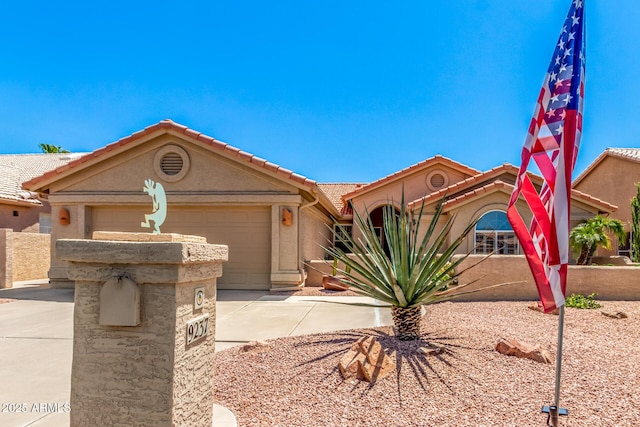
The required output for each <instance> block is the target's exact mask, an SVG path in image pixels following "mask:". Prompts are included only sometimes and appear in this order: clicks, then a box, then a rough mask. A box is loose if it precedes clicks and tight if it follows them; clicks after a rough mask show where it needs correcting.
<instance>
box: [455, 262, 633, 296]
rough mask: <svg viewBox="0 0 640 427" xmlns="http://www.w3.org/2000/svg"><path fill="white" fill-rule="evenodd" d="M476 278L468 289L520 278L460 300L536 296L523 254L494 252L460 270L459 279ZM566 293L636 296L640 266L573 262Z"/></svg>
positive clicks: (466, 263) (570, 267)
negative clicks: (509, 283)
mask: <svg viewBox="0 0 640 427" xmlns="http://www.w3.org/2000/svg"><path fill="white" fill-rule="evenodd" d="M481 258H482V256H481V255H472V256H470V257H469V258H467V259H466V260H465V261H464V262H463V263H462V264H461V265H460V267H459V268H458V271H462V270H464V269H465V268H466V267H468V266H470V265H472V264H473V263H476V262H478V261H479V260H480V259H481ZM474 280H477V282H476V283H474V284H473V285H471V286H469V287H468V289H478V288H482V287H485V286H489V285H494V284H498V283H506V282H522V283H517V284H512V285H506V286H502V287H498V288H493V289H488V290H484V291H480V292H477V293H473V294H470V295H467V296H464V297H461V298H460V300H461V301H492V300H505V301H510V300H514V301H517V300H537V299H538V293H537V290H536V286H535V283H534V282H533V278H532V277H531V271H530V270H529V265H528V264H527V261H526V259H525V257H524V256H523V255H522V256H513V255H494V256H492V257H490V258H488V259H486V260H485V261H483V262H482V263H480V264H479V265H477V266H476V267H474V268H472V269H470V270H469V271H467V272H465V273H462V274H461V275H460V278H459V283H460V284H464V283H469V282H471V281H474ZM567 282H568V283H567V295H571V294H572V293H575V294H582V295H589V294H591V293H593V292H596V293H597V294H598V296H597V298H598V299H602V300H640V266H635V267H634V266H628V267H620V266H577V265H570V266H569V272H568V275H567Z"/></svg>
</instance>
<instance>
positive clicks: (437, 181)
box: [429, 173, 444, 188]
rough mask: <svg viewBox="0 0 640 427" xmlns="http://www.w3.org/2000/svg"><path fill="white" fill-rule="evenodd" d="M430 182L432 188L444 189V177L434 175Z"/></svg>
mask: <svg viewBox="0 0 640 427" xmlns="http://www.w3.org/2000/svg"><path fill="white" fill-rule="evenodd" d="M429 182H430V183H431V186H432V187H434V188H442V186H443V185H444V176H442V175H441V174H439V173H437V174H435V175H433V176H432V177H431V179H429Z"/></svg>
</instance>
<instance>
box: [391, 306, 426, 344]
mask: <svg viewBox="0 0 640 427" xmlns="http://www.w3.org/2000/svg"><path fill="white" fill-rule="evenodd" d="M391 317H392V318H393V325H394V326H395V328H396V335H397V337H398V339H399V340H401V341H410V340H417V339H420V326H421V324H422V313H421V307H420V306H417V307H410V308H404V307H395V306H394V307H391Z"/></svg>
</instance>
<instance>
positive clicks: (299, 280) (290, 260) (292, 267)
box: [271, 205, 304, 290]
mask: <svg viewBox="0 0 640 427" xmlns="http://www.w3.org/2000/svg"><path fill="white" fill-rule="evenodd" d="M271 218H272V220H271V230H272V235H271V289H272V290H283V289H293V288H297V287H299V286H302V284H303V283H304V276H303V273H302V271H300V268H299V258H300V257H299V245H298V233H299V230H300V215H299V207H298V206H297V205H295V206H291V205H274V206H272V207H271Z"/></svg>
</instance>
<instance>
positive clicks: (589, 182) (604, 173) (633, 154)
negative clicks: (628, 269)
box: [572, 148, 640, 256]
mask: <svg viewBox="0 0 640 427" xmlns="http://www.w3.org/2000/svg"><path fill="white" fill-rule="evenodd" d="M636 183H640V148H607V149H606V150H605V151H604V152H603V153H602V154H600V155H599V156H598V157H597V158H596V159H595V160H594V161H593V162H592V163H591V164H590V165H589V166H588V167H587V168H586V169H585V170H584V171H583V172H582V173H581V174H580V175H579V176H578V177H577V178H576V179H575V180H574V181H573V184H572V187H573V188H574V189H576V190H580V191H582V192H585V193H589V194H591V195H593V196H595V197H599V198H604V199H606V200H608V201H610V202H611V203H613V204H615V205H617V206H618V210H617V211H616V213H615V215H613V217H615V218H616V219H619V220H620V221H622V222H623V223H624V224H625V229H626V230H627V233H628V237H629V238H628V239H627V244H626V245H623V246H618V245H617V244H616V245H614V247H613V250H612V251H604V250H601V251H600V252H599V253H601V254H602V255H626V256H630V255H631V254H630V245H629V242H630V240H631V239H630V237H631V207H630V205H631V199H632V198H633V197H634V196H635V195H636V194H637V187H636V185H635V184H636ZM616 243H617V242H616Z"/></svg>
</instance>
